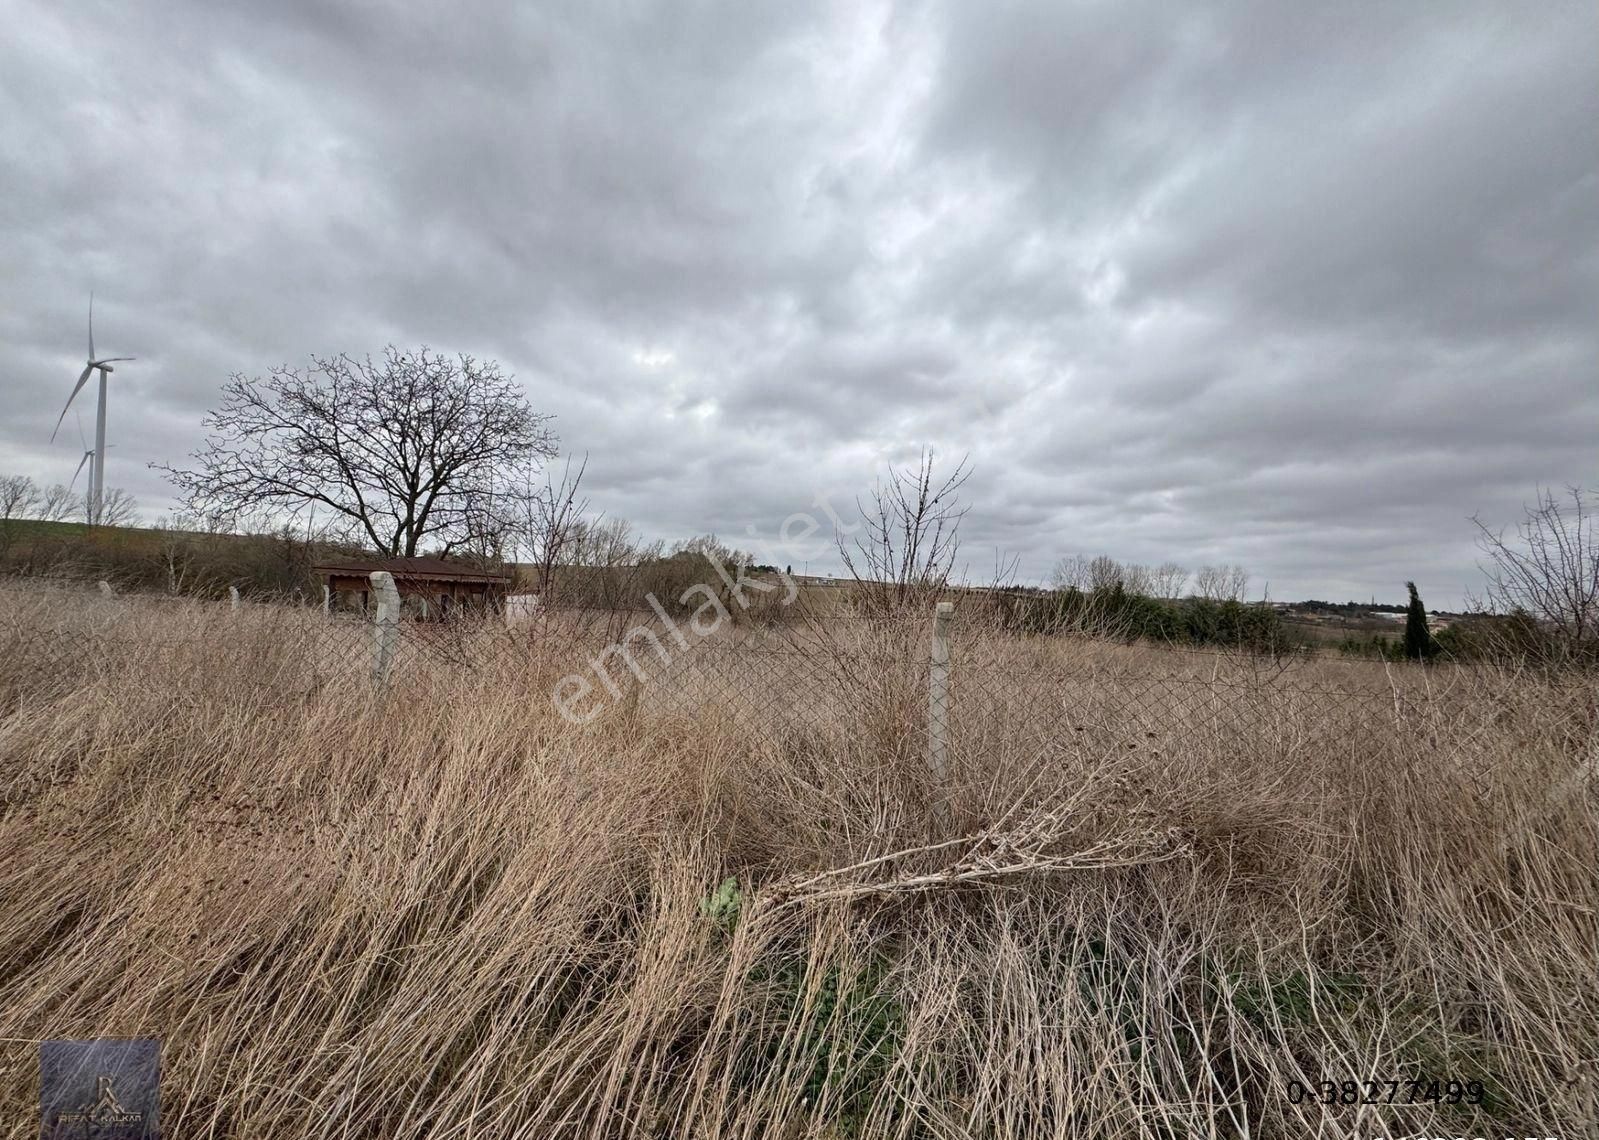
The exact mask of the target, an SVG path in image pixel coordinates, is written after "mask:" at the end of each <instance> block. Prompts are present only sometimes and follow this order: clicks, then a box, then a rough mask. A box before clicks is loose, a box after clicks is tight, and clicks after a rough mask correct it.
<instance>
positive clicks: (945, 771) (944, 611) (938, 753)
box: [927, 602, 955, 787]
mask: <svg viewBox="0 0 1599 1140" xmlns="http://www.w3.org/2000/svg"><path fill="white" fill-rule="evenodd" d="M954 613H955V603H954V602H939V603H938V607H937V608H936V609H935V610H934V611H933V656H932V661H931V665H930V667H929V669H928V671H927V766H928V767H929V768H930V769H932V772H933V778H934V779H936V780H937V781H938V783H939V785H940V787H942V786H943V784H944V781H945V780H946V779H947V777H948V776H949V619H950V617H951V616H952V615H953V614H954Z"/></svg>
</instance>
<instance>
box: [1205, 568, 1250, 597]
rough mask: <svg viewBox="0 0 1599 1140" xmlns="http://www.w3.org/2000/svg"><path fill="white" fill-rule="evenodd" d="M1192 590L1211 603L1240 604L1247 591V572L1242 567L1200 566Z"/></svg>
mask: <svg viewBox="0 0 1599 1140" xmlns="http://www.w3.org/2000/svg"><path fill="white" fill-rule="evenodd" d="M1194 589H1195V591H1196V592H1197V593H1198V594H1199V596H1200V597H1201V598H1204V599H1205V600H1206V601H1211V602H1241V601H1243V600H1244V595H1245V594H1247V593H1248V591H1249V571H1247V570H1245V569H1244V568H1243V567H1242V566H1236V565H1235V566H1226V565H1223V566H1201V567H1200V568H1199V573H1198V574H1195V575H1194Z"/></svg>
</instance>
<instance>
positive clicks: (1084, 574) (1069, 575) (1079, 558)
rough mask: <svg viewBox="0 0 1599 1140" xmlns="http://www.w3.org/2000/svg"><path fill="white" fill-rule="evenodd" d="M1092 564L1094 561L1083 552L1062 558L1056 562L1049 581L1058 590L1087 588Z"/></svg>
mask: <svg viewBox="0 0 1599 1140" xmlns="http://www.w3.org/2000/svg"><path fill="white" fill-rule="evenodd" d="M1091 565H1093V563H1092V561H1091V560H1090V559H1089V558H1088V557H1087V556H1086V555H1083V554H1074V555H1072V556H1071V557H1070V558H1062V559H1061V560H1060V561H1059V562H1057V563H1055V569H1054V570H1053V571H1052V572H1051V573H1050V576H1049V583H1050V585H1051V586H1053V587H1055V589H1057V590H1086V589H1088V580H1089V572H1088V568H1089V567H1090V566H1091Z"/></svg>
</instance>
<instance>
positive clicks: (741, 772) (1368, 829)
mask: <svg viewBox="0 0 1599 1140" xmlns="http://www.w3.org/2000/svg"><path fill="white" fill-rule="evenodd" d="M341 628H342V629H343V631H344V633H345V634H347V636H344V638H343V640H342V641H340V640H338V639H335V638H332V637H330V636H329V634H328V629H329V627H328V626H327V624H326V623H325V622H324V619H322V617H321V615H320V614H306V613H303V612H290V611H282V610H276V609H273V608H271V607H264V606H263V607H247V608H246V610H245V611H244V612H242V613H237V614H235V613H230V612H229V611H228V609H227V607H226V606H225V605H224V606H205V605H198V604H195V605H186V604H177V603H158V602H156V601H146V600H140V599H136V598H118V599H112V600H105V599H99V598H97V597H94V596H92V595H83V594H72V593H66V592H62V591H47V590H41V589H37V588H24V587H22V586H20V585H13V586H3V587H0V812H3V815H0V1039H3V1044H0V1121H3V1122H4V1124H3V1125H0V1135H4V1136H8V1137H23V1136H33V1135H36V1134H37V1131H36V1129H37V1126H36V1123H35V1121H36V1103H37V1102H36V1097H37V1085H36V1076H35V1070H34V1065H35V1043H36V1042H38V1041H39V1040H41V1039H44V1038H51V1037H88V1036H142V1035H149V1036H155V1037H158V1038H160V1039H161V1041H162V1047H163V1068H164V1072H163V1080H162V1086H163V1110H162V1112H163V1122H164V1124H165V1127H166V1132H167V1134H168V1135H170V1136H173V1137H180V1138H187V1137H238V1138H249V1140H267V1138H278V1137H284V1138H288V1137H328V1138H332V1137H341V1138H342V1137H363V1138H373V1140H377V1138H380V1137H381V1138H402V1137H424V1136H426V1137H444V1136H449V1137H482V1138H490V1137H496V1138H497V1137H513V1136H514V1137H528V1138H543V1137H557V1136H603V1137H611V1136H616V1137H622V1136H637V1137H645V1136H650V1137H706V1138H710V1137H718V1138H719V1137H752V1138H753V1137H818V1138H822V1137H828V1138H832V1137H867V1136H870V1137H964V1136H981V1137H996V1138H999V1137H1003V1138H1019V1137H1034V1136H1039V1137H1042V1136H1051V1137H1079V1138H1107V1140H1109V1138H1122V1137H1149V1138H1161V1140H1177V1138H1191V1137H1192V1138H1198V1137H1245V1136H1247V1137H1254V1138H1259V1140H1272V1138H1278V1137H1284V1138H1301V1137H1356V1136H1358V1137H1361V1138H1363V1140H1364V1138H1368V1137H1376V1136H1402V1135H1406V1136H1408V1135H1412V1134H1417V1133H1420V1134H1424V1135H1428V1136H1433V1135H1438V1136H1486V1135H1491V1136H1505V1135H1511V1134H1515V1135H1518V1136H1520V1135H1534V1134H1536V1135H1539V1136H1546V1135H1547V1136H1559V1137H1561V1138H1562V1140H1574V1138H1577V1137H1585V1136H1592V1135H1595V1134H1596V1132H1595V1130H1594V1122H1595V1088H1596V1086H1595V1068H1594V1066H1595V1058H1596V1056H1599V985H1596V984H1595V983H1596V979H1595V964H1596V958H1599V941H1596V907H1599V886H1596V876H1595V867H1596V864H1599V845H1596V824H1599V805H1596V800H1595V793H1594V789H1593V786H1592V784H1591V783H1585V782H1584V781H1583V765H1584V764H1585V763H1588V764H1591V763H1592V759H1593V756H1594V753H1593V752H1592V748H1593V745H1592V742H1591V741H1592V731H1593V695H1592V692H1591V691H1590V689H1588V688H1587V687H1585V686H1583V685H1580V684H1569V683H1563V684H1553V683H1550V682H1549V681H1547V680H1544V679H1539V678H1536V677H1532V676H1523V675H1516V674H1514V673H1510V672H1486V671H1476V672H1470V673H1467V672H1461V671H1445V670H1442V669H1436V670H1421V669H1419V668H1411V669H1404V670H1387V669H1385V668H1384V667H1383V666H1381V665H1377V664H1370V663H1341V662H1321V661H1312V662H1309V663H1306V664H1302V665H1298V666H1295V667H1293V668H1292V669H1289V670H1287V671H1279V670H1277V669H1275V668H1273V667H1270V666H1263V665H1262V664H1261V663H1258V662H1251V661H1248V660H1243V659H1237V658H1218V657H1213V656H1208V655H1200V654H1187V655H1178V654H1172V653H1168V652H1166V651H1163V650H1157V649H1152V648H1139V647H1125V646H1108V645H1101V644H1092V643H1084V642H1073V641H1067V640H1064V639H1034V640H1025V641H1024V640H1021V639H1014V638H1008V637H999V636H997V635H994V634H991V633H987V632H984V631H982V630H980V629H962V630H960V631H959V637H958V638H957V641H956V646H955V650H954V658H955V659H954V663H953V671H952V675H951V692H952V695H953V714H954V715H953V718H952V724H951V733H952V735H951V742H950V751H949V771H948V774H947V776H946V778H945V779H944V780H943V781H941V782H940V781H935V780H934V779H933V778H932V776H931V775H930V773H929V769H928V765H927V762H926V756H925V745H926V741H925V718H926V695H925V690H924V688H923V687H922V686H923V685H924V684H925V672H926V665H925V661H926V657H927V630H926V626H925V624H924V623H922V622H921V621H919V620H918V621H915V622H906V623H900V624H898V625H893V624H888V625H882V626H865V625H863V626H862V627H861V628H859V629H853V628H852V629H851V630H850V632H849V633H848V634H847V636H845V635H840V636H838V637H832V638H829V637H822V638H819V639H818V638H814V637H813V638H811V639H809V640H806V639H804V638H801V639H798V640H795V639H794V638H792V637H789V638H788V639H787V640H784V641H783V642H782V643H781V644H777V639H775V638H774V639H765V638H763V637H762V636H759V635H754V634H748V635H745V634H741V635H740V636H738V637H734V638H722V639H720V640H718V641H717V642H716V643H715V644H706V645H691V647H690V648H687V649H683V650H681V651H677V650H676V649H675V647H674V658H673V660H672V662H671V663H670V665H669V666H663V668H662V669H661V670H660V674H661V675H659V676H657V677H652V679H651V680H649V681H646V682H644V683H642V684H633V683H629V684H627V685H625V686H619V687H620V688H621V690H622V692H621V696H620V697H619V698H618V699H616V700H613V701H608V702H607V703H605V705H604V709H603V711H602V713H601V715H598V716H597V717H596V718H595V719H593V720H592V722H590V723H588V724H584V725H574V724H572V723H569V722H568V721H567V720H565V719H563V718H562V717H561V716H559V715H558V714H557V713H556V711H555V709H554V707H553V705H552V702H551V700H550V693H551V691H552V689H553V688H554V686H555V684H556V682H557V681H558V680H559V678H561V677H562V676H563V675H565V674H567V673H570V672H573V671H574V670H580V669H581V668H582V667H583V656H584V653H586V652H588V650H587V648H585V650H584V651H582V652H580V651H579V650H578V648H577V647H578V646H579V645H580V644H581V642H579V641H578V640H576V639H573V638H571V637H563V636H556V635H555V633H554V632H552V631H550V630H545V631H544V632H543V633H542V635H538V634H537V632H536V631H533V630H529V631H524V632H521V633H519V634H517V635H515V636H514V637H513V636H512V635H510V634H506V633H505V632H504V631H502V630H495V629H484V630H480V631H475V632H474V631H466V632H462V633H458V634H452V635H450V636H451V637H453V638H454V641H453V642H451V644H450V645H448V646H445V647H443V648H439V647H438V646H432V647H430V646H429V645H427V644H425V643H423V642H422V640H421V639H420V638H419V637H418V636H417V635H415V634H413V633H412V632H411V631H408V632H407V637H408V638H412V639H413V640H416V641H418V644H416V645H411V646H410V647H409V648H408V650H407V653H406V654H402V660H401V662H400V665H401V667H400V668H398V669H397V671H396V674H395V677H394V679H393V682H392V684H391V685H390V686H389V687H388V689H387V690H386V691H382V692H378V691H374V688H373V686H372V685H371V684H370V682H369V679H368V677H367V674H366V660H365V656H364V652H363V651H364V645H365V642H364V641H363V638H365V637H369V631H367V630H365V629H364V628H361V627H355V626H345V627H341ZM813 632H814V631H813ZM439 636H440V637H442V636H443V635H439ZM768 640H771V641H772V643H771V644H767V641H768ZM489 647H492V650H491V649H490V648H489ZM430 648H432V649H437V651H436V652H429V651H428V650H429V649H430ZM641 659H642V660H643V661H644V663H645V664H646V665H647V666H648V665H650V664H651V663H652V658H651V655H650V654H649V652H648V651H646V652H645V653H644V654H642V655H641ZM1322 1081H1333V1082H1338V1083H1339V1085H1340V1086H1342V1084H1343V1082H1346V1081H1352V1082H1368V1081H1370V1082H1388V1081H1395V1082H1399V1087H1398V1096H1397V1098H1396V1099H1397V1100H1398V1101H1406V1100H1410V1099H1416V1100H1417V1103H1394V1104H1375V1105H1363V1104H1347V1103H1342V1100H1343V1099H1344V1097H1343V1092H1342V1088H1341V1087H1340V1088H1339V1089H1337V1090H1334V1092H1335V1095H1334V1096H1333V1097H1332V1098H1331V1099H1332V1100H1334V1102H1335V1103H1332V1104H1325V1103H1321V1102H1320V1101H1318V1100H1316V1099H1314V1098H1313V1097H1312V1098H1305V1097H1300V1096H1298V1095H1297V1093H1296V1090H1297V1089H1298V1088H1299V1087H1300V1086H1302V1085H1303V1086H1310V1087H1311V1091H1312V1092H1313V1093H1314V1092H1316V1091H1317V1090H1316V1088H1315V1086H1316V1084H1317V1083H1318V1082H1322ZM1410 1081H1418V1082H1420V1084H1419V1085H1414V1086H1410V1085H1407V1084H1406V1082H1410ZM1450 1081H1455V1082H1460V1083H1461V1091H1462V1093H1463V1095H1459V1096H1456V1097H1453V1098H1451V1096H1450V1090H1449V1085H1448V1082H1450ZM1429 1082H1439V1085H1438V1087H1436V1088H1432V1089H1430V1090H1429ZM1467 1082H1480V1086H1479V1085H1477V1084H1472V1085H1471V1090H1476V1089H1478V1088H1479V1087H1480V1094H1478V1093H1476V1092H1474V1091H1469V1092H1468V1091H1467V1090H1466V1088H1465V1086H1466V1083H1467ZM1357 1091H1360V1092H1362V1093H1363V1092H1364V1091H1369V1090H1357ZM1375 1091H1376V1092H1377V1096H1376V1097H1375V1098H1373V1099H1378V1100H1382V1099H1384V1096H1385V1092H1384V1088H1383V1087H1382V1086H1378V1088H1377V1089H1376V1090H1375ZM1358 1099H1366V1097H1365V1096H1364V1095H1361V1096H1359V1098H1358ZM1451 1099H1454V1100H1457V1101H1459V1102H1460V1103H1450V1101H1451ZM1474 1100H1475V1101H1478V1102H1479V1103H1470V1102H1471V1101H1474ZM1296 1101H1298V1103H1296Z"/></svg>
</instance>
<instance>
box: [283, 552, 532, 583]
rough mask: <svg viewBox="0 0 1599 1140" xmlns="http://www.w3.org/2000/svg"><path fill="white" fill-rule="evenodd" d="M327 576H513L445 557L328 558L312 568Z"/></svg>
mask: <svg viewBox="0 0 1599 1140" xmlns="http://www.w3.org/2000/svg"><path fill="white" fill-rule="evenodd" d="M311 569H312V571H313V572H315V573H317V574H320V575H321V576H322V577H324V578H331V577H334V576H336V575H338V576H352V577H354V576H365V575H367V574H371V573H373V572H375V571H378V570H387V571H388V572H389V573H390V574H393V575H394V577H395V578H396V579H401V580H403V579H411V580H413V581H415V580H419V579H420V580H423V581H429V582H488V583H509V582H510V581H511V575H510V574H509V573H508V572H506V571H501V570H485V569H483V568H482V567H479V566H473V565H471V564H470V563H466V562H451V561H449V560H448V559H444V558H329V559H327V560H325V561H323V562H318V563H317V564H316V565H315V566H313V567H311Z"/></svg>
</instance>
